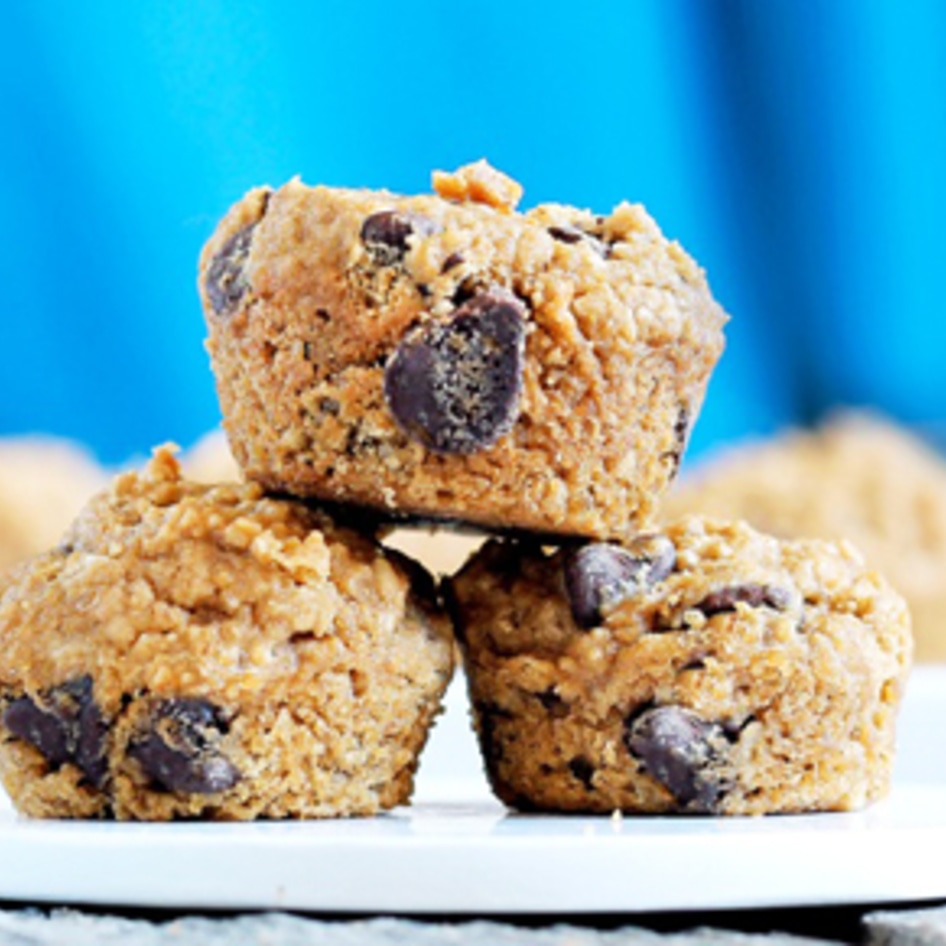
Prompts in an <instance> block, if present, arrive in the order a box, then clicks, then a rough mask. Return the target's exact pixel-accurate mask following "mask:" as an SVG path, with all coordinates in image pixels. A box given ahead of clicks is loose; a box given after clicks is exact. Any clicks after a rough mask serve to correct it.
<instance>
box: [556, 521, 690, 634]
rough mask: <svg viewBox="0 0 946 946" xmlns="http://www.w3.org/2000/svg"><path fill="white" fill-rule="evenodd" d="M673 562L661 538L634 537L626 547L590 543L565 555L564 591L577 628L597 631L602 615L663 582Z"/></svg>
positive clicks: (668, 543) (672, 554)
mask: <svg viewBox="0 0 946 946" xmlns="http://www.w3.org/2000/svg"><path fill="white" fill-rule="evenodd" d="M676 560H677V550H676V548H675V547H674V545H673V542H671V541H670V539H668V538H667V537H666V536H665V535H660V534H657V535H642V536H638V537H637V538H636V539H635V540H634V541H633V542H631V543H630V544H629V545H627V546H626V547H621V546H619V545H610V544H608V543H605V542H592V543H591V544H589V545H584V546H581V547H580V548H578V549H572V550H569V551H568V552H567V553H566V555H565V561H564V569H565V590H566V592H567V594H568V602H569V604H570V606H571V610H572V616H573V617H574V618H575V622H576V623H577V624H578V626H579V627H586V628H588V627H597V626H598V625H599V624H601V622H602V620H603V618H604V612H605V611H607V610H608V609H610V608H612V607H614V606H615V605H616V604H618V603H620V602H621V601H623V600H624V599H625V598H629V597H631V596H632V595H635V594H638V593H639V592H641V591H644V590H645V589H647V588H650V587H652V586H653V585H656V584H657V583H658V582H661V581H663V580H664V579H665V578H666V577H667V576H668V575H669V574H670V573H671V572H672V571H673V568H674V565H675V564H676Z"/></svg>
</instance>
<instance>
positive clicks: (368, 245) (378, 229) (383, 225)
mask: <svg viewBox="0 0 946 946" xmlns="http://www.w3.org/2000/svg"><path fill="white" fill-rule="evenodd" d="M438 229H439V226H438V225H437V224H436V223H435V222H434V221H433V220H430V219H429V218H427V217H423V216H421V215H420V214H412V213H402V212H401V211H399V210H381V211H378V213H374V214H372V215H371V216H370V217H367V218H366V219H365V222H364V223H363V224H362V225H361V241H362V243H364V244H365V249H366V250H367V251H368V253H369V254H370V255H371V258H372V260H373V261H374V262H375V263H376V264H377V265H378V266H393V265H394V264H395V263H399V262H400V261H401V260H402V259H404V255H405V254H406V253H407V250H408V238H409V237H410V236H412V235H413V234H417V235H418V236H422V237H424V236H430V235H431V234H432V233H436V232H437V230H438Z"/></svg>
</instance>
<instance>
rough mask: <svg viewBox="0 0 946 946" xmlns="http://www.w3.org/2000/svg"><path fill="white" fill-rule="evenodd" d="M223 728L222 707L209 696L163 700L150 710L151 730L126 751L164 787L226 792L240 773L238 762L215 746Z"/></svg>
mask: <svg viewBox="0 0 946 946" xmlns="http://www.w3.org/2000/svg"><path fill="white" fill-rule="evenodd" d="M227 728H228V727H227V724H226V721H225V719H224V717H223V714H222V713H221V711H220V709H219V708H218V707H216V706H214V705H213V704H212V703H210V702H208V701H207V700H204V699H199V698H189V697H185V698H182V699H171V700H164V701H162V702H161V703H159V704H158V705H157V707H156V708H155V710H154V712H153V715H152V721H151V726H150V729H149V731H148V732H146V733H145V734H144V735H143V736H142V737H141V738H140V739H138V740H137V741H135V742H133V743H132V744H131V745H130V746H129V747H128V755H129V756H130V757H131V758H133V759H135V760H136V761H137V762H138V764H139V765H140V766H141V768H142V771H143V772H144V773H145V774H146V775H147V776H148V778H150V779H151V780H152V781H153V782H154V783H155V784H156V785H157V786H158V787H159V788H162V789H164V790H166V791H170V792H191V793H194V794H197V795H211V794H213V793H215V792H224V791H226V790H227V789H229V788H232V787H233V786H234V785H235V784H236V783H237V782H238V781H239V779H240V773H239V771H238V770H237V768H236V766H234V765H233V763H232V762H230V760H229V759H227V758H226V757H225V756H224V755H222V754H221V753H220V751H219V750H218V749H217V744H218V743H219V741H220V737H221V736H222V735H223V734H224V733H226V731H227Z"/></svg>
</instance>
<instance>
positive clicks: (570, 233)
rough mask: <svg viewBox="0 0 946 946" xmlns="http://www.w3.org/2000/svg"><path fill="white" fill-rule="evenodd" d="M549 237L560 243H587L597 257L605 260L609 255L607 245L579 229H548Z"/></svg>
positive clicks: (568, 227)
mask: <svg viewBox="0 0 946 946" xmlns="http://www.w3.org/2000/svg"><path fill="white" fill-rule="evenodd" d="M549 235H550V236H551V237H552V238H553V239H555V240H558V241H559V242H560V243H569V244H572V245H574V244H575V243H582V242H584V243H587V244H588V246H590V247H591V248H592V249H593V250H594V251H595V252H596V253H597V254H598V255H599V256H601V257H603V258H604V259H607V258H608V257H609V256H610V255H611V249H610V247H609V246H608V244H607V243H605V242H604V241H603V240H601V239H600V238H599V237H596V236H595V235H594V234H593V233H588V232H587V231H586V230H582V229H580V228H579V227H571V226H561V227H549Z"/></svg>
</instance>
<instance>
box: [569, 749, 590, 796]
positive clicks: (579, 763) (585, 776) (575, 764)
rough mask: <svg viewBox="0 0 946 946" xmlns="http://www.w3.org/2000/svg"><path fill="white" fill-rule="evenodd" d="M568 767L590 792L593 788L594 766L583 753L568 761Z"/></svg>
mask: <svg viewBox="0 0 946 946" xmlns="http://www.w3.org/2000/svg"><path fill="white" fill-rule="evenodd" d="M568 769H569V771H570V772H571V773H572V775H574V776H575V778H576V779H578V781H579V782H581V784H582V785H584V786H585V788H586V789H587V790H588V791H589V792H590V791H592V790H593V789H594V787H595V786H594V777H595V767H594V766H593V765H592V764H591V762H590V761H589V760H588V759H586V758H585V756H583V755H576V756H575V758H574V759H572V760H571V761H570V762H569V763H568Z"/></svg>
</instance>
